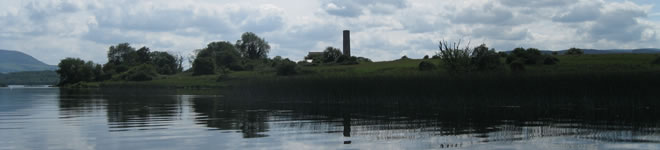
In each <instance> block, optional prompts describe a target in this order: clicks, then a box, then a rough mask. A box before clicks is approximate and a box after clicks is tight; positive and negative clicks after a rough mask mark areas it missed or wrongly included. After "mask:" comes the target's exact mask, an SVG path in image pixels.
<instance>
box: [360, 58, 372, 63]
mask: <svg viewBox="0 0 660 150" xmlns="http://www.w3.org/2000/svg"><path fill="white" fill-rule="evenodd" d="M357 62H358V63H363V62H368V63H370V62H373V61H371V59H369V58H365V57H357Z"/></svg>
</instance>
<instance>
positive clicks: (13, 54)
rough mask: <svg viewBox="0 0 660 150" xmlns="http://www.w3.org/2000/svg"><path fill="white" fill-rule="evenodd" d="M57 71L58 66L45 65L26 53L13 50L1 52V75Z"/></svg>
mask: <svg viewBox="0 0 660 150" xmlns="http://www.w3.org/2000/svg"><path fill="white" fill-rule="evenodd" d="M56 69H57V66H52V65H48V64H46V63H43V62H41V61H39V60H37V59H35V58H34V57H32V56H30V55H27V54H25V53H22V52H19V51H11V50H0V73H8V72H22V71H43V70H56Z"/></svg>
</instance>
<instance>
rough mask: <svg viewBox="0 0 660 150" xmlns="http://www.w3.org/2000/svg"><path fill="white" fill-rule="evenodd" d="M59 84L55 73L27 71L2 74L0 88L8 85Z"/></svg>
mask: <svg viewBox="0 0 660 150" xmlns="http://www.w3.org/2000/svg"><path fill="white" fill-rule="evenodd" d="M57 82H58V78H57V73H55V72H54V71H25V72H12V73H6V74H2V73H0V86H7V85H55V84H57Z"/></svg>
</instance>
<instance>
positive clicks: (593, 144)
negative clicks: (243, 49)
mask: <svg viewBox="0 0 660 150" xmlns="http://www.w3.org/2000/svg"><path fill="white" fill-rule="evenodd" d="M185 93H186V92H180V91H179V92H177V91H172V90H138V89H128V90H102V91H101V90H67V89H58V88H0V133H2V134H0V149H660V134H659V133H660V132H659V130H660V128H658V127H659V126H660V124H659V123H660V119H658V118H657V117H656V114H657V111H656V109H655V108H654V107H637V106H639V105H630V106H631V107H629V108H624V109H622V108H619V107H616V108H615V107H605V106H604V105H590V103H592V102H590V101H586V100H583V101H582V103H574V104H564V103H562V104H556V105H552V106H545V104H546V103H543V104H544V106H530V105H511V104H506V105H487V106H479V107H477V106H470V105H447V104H440V103H438V104H435V103H433V104H431V103H426V102H424V101H422V102H417V100H419V99H437V98H423V97H414V96H409V97H389V98H383V97H374V96H363V97H360V96H355V95H352V96H349V98H347V97H346V96H330V97H328V96H327V95H323V96H324V97H326V98H319V97H305V96H297V95H295V94H294V95H290V96H286V97H268V96H264V97H265V98H264V97H260V96H259V94H258V93H256V94H255V93H252V94H249V95H243V96H241V95H231V94H213V93H214V92H213V91H211V92H206V93H204V94H199V93H196V94H191V93H188V94H185ZM209 93H210V94H209ZM317 95H318V94H317ZM342 98H343V99H351V100H352V101H344V100H342ZM356 99H357V100H356ZM621 99H624V100H625V99H627V98H621ZM446 101H448V100H446ZM454 101H460V99H459V100H454ZM593 101H596V100H593ZM630 102H631V103H632V102H638V101H630ZM539 105H540V104H539Z"/></svg>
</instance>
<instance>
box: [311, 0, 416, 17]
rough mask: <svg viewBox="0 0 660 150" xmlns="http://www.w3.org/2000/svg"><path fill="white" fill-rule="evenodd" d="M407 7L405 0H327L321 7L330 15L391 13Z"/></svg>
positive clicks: (355, 15)
mask: <svg viewBox="0 0 660 150" xmlns="http://www.w3.org/2000/svg"><path fill="white" fill-rule="evenodd" d="M406 7H408V3H407V1H406V0H327V1H325V2H323V6H322V7H321V8H322V9H323V10H324V11H325V12H327V13H328V14H330V15H335V16H341V17H358V16H361V15H363V14H364V12H371V13H372V14H392V13H393V12H395V11H397V10H398V9H403V8H406Z"/></svg>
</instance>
